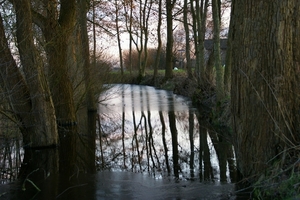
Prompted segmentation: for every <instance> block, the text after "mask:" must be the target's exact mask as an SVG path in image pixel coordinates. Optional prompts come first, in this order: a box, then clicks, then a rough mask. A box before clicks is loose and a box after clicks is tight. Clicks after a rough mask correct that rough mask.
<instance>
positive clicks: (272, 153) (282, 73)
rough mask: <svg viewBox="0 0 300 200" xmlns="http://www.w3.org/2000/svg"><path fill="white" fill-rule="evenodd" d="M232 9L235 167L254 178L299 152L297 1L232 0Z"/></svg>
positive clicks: (299, 61) (299, 8)
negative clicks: (236, 164)
mask: <svg viewBox="0 0 300 200" xmlns="http://www.w3.org/2000/svg"><path fill="white" fill-rule="evenodd" d="M233 9H234V13H233V14H232V20H233V25H234V26H233V27H232V28H233V36H234V38H233V40H232V80H231V82H232V84H231V109H232V110H231V111H232V120H233V121H232V122H233V124H232V125H233V133H234V137H233V138H235V144H234V145H235V149H236V156H237V162H238V168H239V170H240V171H241V173H242V174H243V175H244V176H245V177H252V178H254V180H257V178H258V177H257V176H259V175H261V173H262V172H265V171H266V169H268V168H269V167H271V166H272V165H273V164H275V163H277V164H280V165H281V166H284V164H286V163H288V162H287V161H286V160H285V158H286V157H285V156H287V155H289V156H290V158H291V159H293V158H295V157H294V156H296V155H297V154H299V150H298V149H297V148H296V146H297V145H299V142H300V137H299V134H298V133H299V130H300V124H299V120H300V118H299V114H300V112H299V111H300V110H299V108H300V105H299V104H300V99H299V94H300V93H299V89H300V88H299V73H300V64H299V63H300V50H299V46H300V39H299V35H298V33H299V31H300V23H299V17H300V2H299V1H298V0H290V1H279V0H276V1H274V0H264V1H260V2H258V3H257V4H255V3H253V2H252V1H249V0H245V1H234V3H233ZM288 149H289V150H288Z"/></svg>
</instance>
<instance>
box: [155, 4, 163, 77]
mask: <svg viewBox="0 0 300 200" xmlns="http://www.w3.org/2000/svg"><path fill="white" fill-rule="evenodd" d="M161 24H162V0H159V1H158V22H157V51H156V57H155V64H154V73H153V77H154V79H155V78H156V77H157V74H158V66H159V61H160V59H161V57H160V54H161V48H162V40H161V33H160V32H161Z"/></svg>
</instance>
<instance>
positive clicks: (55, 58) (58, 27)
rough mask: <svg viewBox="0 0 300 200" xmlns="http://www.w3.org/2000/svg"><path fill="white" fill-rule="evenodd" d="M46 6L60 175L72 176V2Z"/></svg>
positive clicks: (44, 27) (45, 31)
mask: <svg viewBox="0 0 300 200" xmlns="http://www.w3.org/2000/svg"><path fill="white" fill-rule="evenodd" d="M56 3H57V2H55V1H54V2H52V1H51V2H48V5H47V6H48V9H47V17H46V18H43V22H44V23H43V24H42V25H41V28H42V31H43V34H44V37H45V40H46V45H45V50H46V53H47V58H48V64H49V79H50V89H51V93H52V97H53V102H54V106H55V112H56V118H57V122H58V132H59V139H60V151H59V152H60V162H61V165H60V171H62V172H67V173H69V172H70V173H72V169H74V166H75V162H76V137H77V119H76V110H75V103H74V99H73V86H72V83H71V80H70V74H69V68H68V43H69V40H71V39H72V33H73V29H74V24H75V20H76V17H75V10H76V1H75V0H61V1H60V10H59V16H58V18H57V16H56V13H57V12H58V11H57V9H58V7H57V4H56Z"/></svg>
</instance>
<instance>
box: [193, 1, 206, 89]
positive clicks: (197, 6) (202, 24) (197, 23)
mask: <svg viewBox="0 0 300 200" xmlns="http://www.w3.org/2000/svg"><path fill="white" fill-rule="evenodd" d="M207 7H208V0H205V1H204V0H201V2H199V1H198V0H191V13H192V18H193V36H194V46H195V55H196V66H195V71H196V78H197V80H198V84H199V85H200V86H201V85H203V83H204V79H205V76H204V71H205V62H204V61H205V60H204V38H205V31H206V18H207V17H206V15H207Z"/></svg>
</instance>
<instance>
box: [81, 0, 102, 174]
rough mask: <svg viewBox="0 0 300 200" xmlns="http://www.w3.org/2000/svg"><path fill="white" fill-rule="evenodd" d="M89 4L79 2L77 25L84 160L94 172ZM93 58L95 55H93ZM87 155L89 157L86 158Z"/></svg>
mask: <svg viewBox="0 0 300 200" xmlns="http://www.w3.org/2000/svg"><path fill="white" fill-rule="evenodd" d="M89 3H90V2H87V1H86V0H79V1H78V6H79V9H78V11H79V13H78V15H77V16H78V19H77V20H78V22H79V23H78V24H79V26H80V36H81V37H80V47H81V48H79V49H80V50H81V55H82V56H81V59H82V63H83V72H84V82H85V92H84V93H85V95H86V97H85V99H86V106H85V107H86V111H87V123H86V124H85V127H87V134H85V135H87V143H88V145H87V146H88V147H89V148H88V150H89V151H88V152H87V153H86V154H85V155H86V157H88V159H87V160H86V163H89V164H86V166H87V167H88V171H90V172H95V171H96V169H95V164H94V161H95V151H96V143H95V138H96V117H97V104H96V102H97V98H96V97H95V90H94V85H95V83H94V82H93V81H92V78H91V74H92V70H91V69H92V67H91V63H90V48H89V38H88V30H87V19H86V15H87V12H88V6H89ZM94 57H95V55H94ZM87 155H89V156H87Z"/></svg>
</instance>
